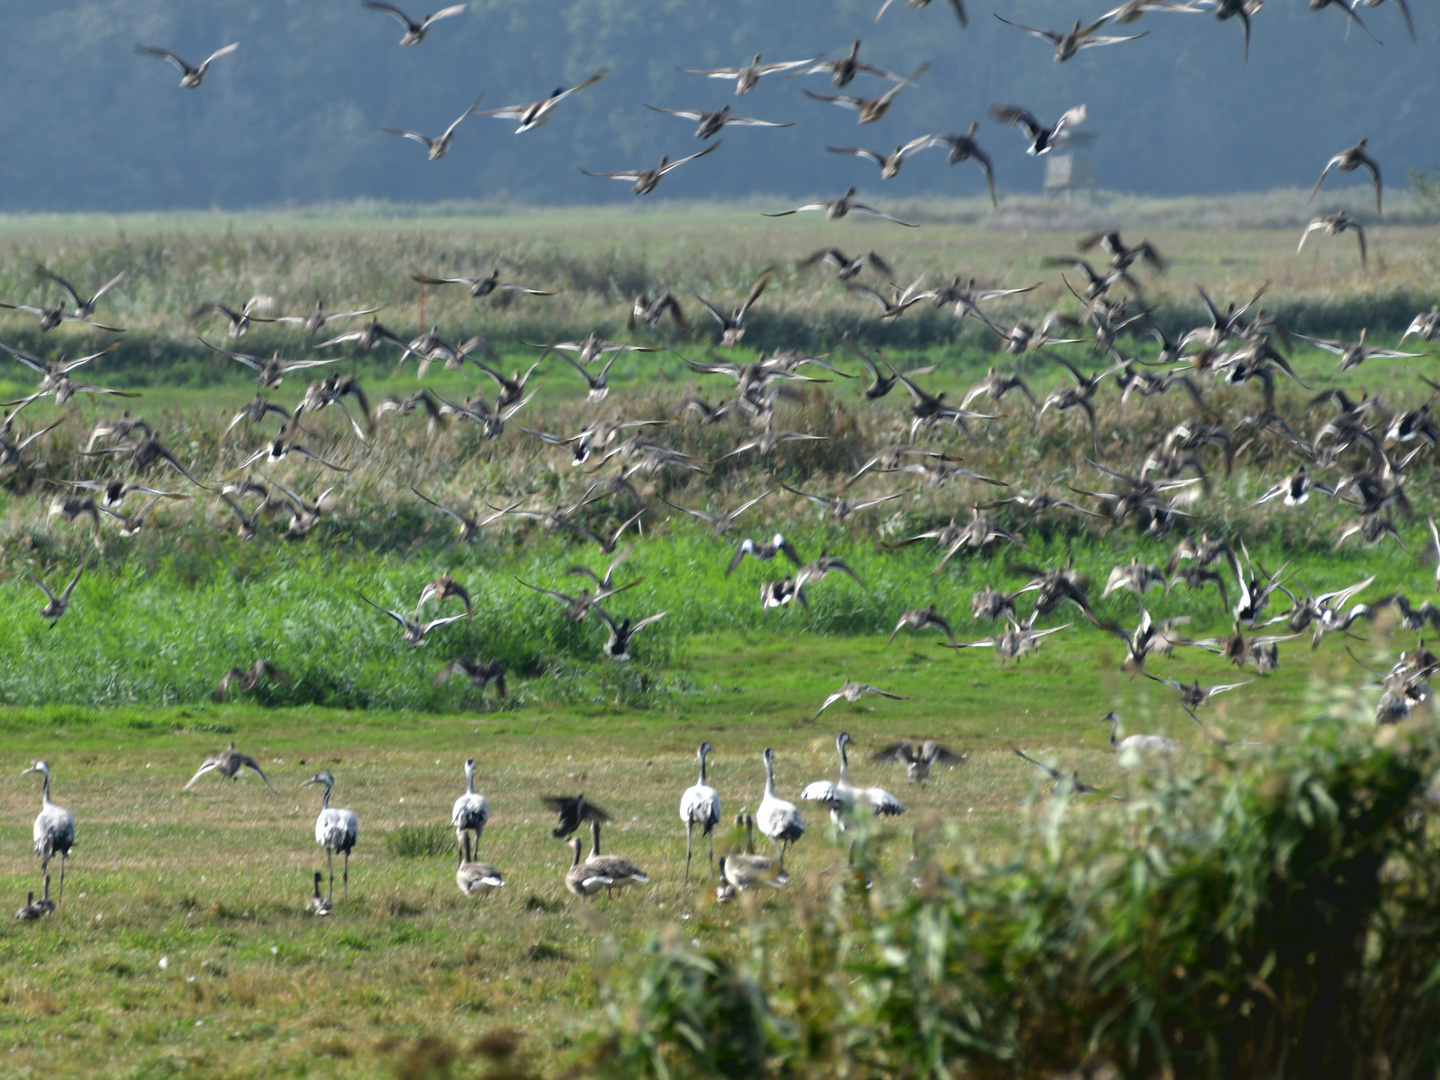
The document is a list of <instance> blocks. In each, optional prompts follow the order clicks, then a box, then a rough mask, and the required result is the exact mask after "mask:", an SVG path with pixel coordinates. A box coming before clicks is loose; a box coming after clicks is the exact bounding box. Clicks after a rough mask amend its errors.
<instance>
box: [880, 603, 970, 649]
mask: <svg viewBox="0 0 1440 1080" xmlns="http://www.w3.org/2000/svg"><path fill="white" fill-rule="evenodd" d="M931 626H933V627H934V628H935V629H937V630H939V631H940V632H941V633H942V634H944V635H945V636H946V637H947V638H949V639H950V640H951V641H952V642H953V641H954V640H955V632H954V631H953V630H951V629H950V624H949V623H948V622H946V621H945V617H944V616H943V615H941V614H940V613H939V612H938V611H936V610H935V605H934V604H931V605H930V606H929V607H924V608H915V609H914V610H913V611H907V612H905V614H903V615H901V616H900V621H899V622H897V623H896V624H895V629H894V630H891V631H890V637H889V639H888V640H887V641H886V644H887V645H888V644H890V642H893V641H894V640H895V635H896V634H898V633H900V631H901V630H917V631H918V630H924V629H927V628H928V627H931Z"/></svg>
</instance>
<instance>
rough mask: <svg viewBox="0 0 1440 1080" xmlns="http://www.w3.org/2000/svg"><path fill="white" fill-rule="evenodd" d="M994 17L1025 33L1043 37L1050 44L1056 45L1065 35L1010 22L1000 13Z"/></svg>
mask: <svg viewBox="0 0 1440 1080" xmlns="http://www.w3.org/2000/svg"><path fill="white" fill-rule="evenodd" d="M995 18H997V19H999V20H1000V21H1001V22H1002V23H1004V24H1005V25H1006V26H1013V27H1015V29H1016V30H1024V31H1025V32H1026V33H1027V34H1034V35H1035V36H1036V37H1038V38H1044V39H1045V40H1046V41H1048V42H1050V44H1052V45H1058V44H1059V43H1060V39H1061V38H1062V37H1064V36H1065V35H1064V34H1057V33H1056V32H1055V31H1054V30H1041V29H1040V28H1039V27H1038V26H1026V25H1024V24H1023V23H1017V22H1011V21H1010V20H1009V19H1006V18H1004V17H1002V16H1000V15H996V16H995Z"/></svg>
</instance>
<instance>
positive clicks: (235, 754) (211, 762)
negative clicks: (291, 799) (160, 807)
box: [180, 739, 280, 795]
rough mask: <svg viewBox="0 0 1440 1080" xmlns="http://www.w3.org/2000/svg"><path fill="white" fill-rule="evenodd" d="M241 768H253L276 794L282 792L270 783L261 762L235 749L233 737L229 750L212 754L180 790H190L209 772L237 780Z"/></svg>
mask: <svg viewBox="0 0 1440 1080" xmlns="http://www.w3.org/2000/svg"><path fill="white" fill-rule="evenodd" d="M241 769H249V770H251V771H252V772H253V773H255V775H256V776H258V777H260V779H261V780H262V781H264V783H265V786H266V787H267V788H269V789H270V790H271V791H274V792H275V794H276V795H279V794H280V792H278V791H275V788H274V786H273V785H272V784H271V783H270V778H269V777H267V776H266V775H265V770H264V769H262V768H260V763H259V762H257V761H256V760H255V759H254V758H252V757H251V756H250V755H249V754H242V753H240V751H238V750H236V749H235V742H234V740H233V739H232V740H231V742H230V749H229V750H221V751H220V752H219V753H218V754H211V755H210V756H209V757H207V758H206V759H205V760H204V761H203V762H201V763H200V768H199V769H198V770H196V772H195V775H194V776H192V777H191V778H190V780H189V782H188V783H187V784H186V785H185V786H184V787H183V788H181V789H180V790H181V791H189V790H190V789H191V788H192V787H194V786H195V781H197V780H199V779H200V777H202V776H204V775H205V774H206V773H208V772H217V773H219V774H220V775H221V776H223V777H224V778H225V779H226V780H235V779H237V778H238V777H239V775H240V770H241Z"/></svg>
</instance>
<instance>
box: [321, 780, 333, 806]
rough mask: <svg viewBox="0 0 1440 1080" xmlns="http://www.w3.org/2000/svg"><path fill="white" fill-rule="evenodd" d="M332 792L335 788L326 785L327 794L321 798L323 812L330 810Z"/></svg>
mask: <svg viewBox="0 0 1440 1080" xmlns="http://www.w3.org/2000/svg"><path fill="white" fill-rule="evenodd" d="M332 790H333V788H332V787H331V785H329V784H326V785H325V794H324V795H322V796H320V809H321V810H329V809H330V792H331V791H332Z"/></svg>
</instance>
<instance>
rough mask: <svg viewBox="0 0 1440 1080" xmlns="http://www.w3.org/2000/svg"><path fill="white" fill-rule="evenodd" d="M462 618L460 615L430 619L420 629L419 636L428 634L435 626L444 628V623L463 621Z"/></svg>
mask: <svg viewBox="0 0 1440 1080" xmlns="http://www.w3.org/2000/svg"><path fill="white" fill-rule="evenodd" d="M463 618H465V616H464V615H463V614H462V615H446V616H444V617H442V618H439V619H431V620H430V621H429V622H428V623H426V624H425V625H424V626H422V627H420V633H421V634H428V633H429V632H430V631H431V630H434V629H435V628H436V627H437V626H444V625H445V624H446V623H452V622H459V621H460V620H461V619H463Z"/></svg>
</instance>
